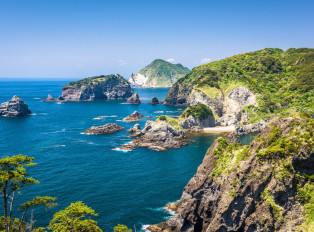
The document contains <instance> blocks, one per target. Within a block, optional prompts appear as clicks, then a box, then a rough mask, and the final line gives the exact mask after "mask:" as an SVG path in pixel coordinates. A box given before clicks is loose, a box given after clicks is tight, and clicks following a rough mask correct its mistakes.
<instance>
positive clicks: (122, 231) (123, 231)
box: [113, 224, 132, 232]
mask: <svg viewBox="0 0 314 232" xmlns="http://www.w3.org/2000/svg"><path fill="white" fill-rule="evenodd" d="M113 231H114V232H132V230H131V229H129V228H128V227H127V226H125V225H121V224H118V225H117V226H115V227H114V229H113Z"/></svg>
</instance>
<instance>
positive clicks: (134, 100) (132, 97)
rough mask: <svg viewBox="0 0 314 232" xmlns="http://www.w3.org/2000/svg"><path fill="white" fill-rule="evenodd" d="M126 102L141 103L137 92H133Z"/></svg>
mask: <svg viewBox="0 0 314 232" xmlns="http://www.w3.org/2000/svg"><path fill="white" fill-rule="evenodd" d="M126 104H134V105H138V104H141V101H140V98H139V96H138V93H134V94H133V95H132V96H131V97H129V98H128V99H127V101H126Z"/></svg>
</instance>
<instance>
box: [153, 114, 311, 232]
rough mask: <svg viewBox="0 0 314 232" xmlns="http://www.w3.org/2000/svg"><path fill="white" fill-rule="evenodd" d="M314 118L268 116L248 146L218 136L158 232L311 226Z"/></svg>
mask: <svg viewBox="0 0 314 232" xmlns="http://www.w3.org/2000/svg"><path fill="white" fill-rule="evenodd" d="M313 129H314V120H312V119H292V118H282V119H278V118H277V119H274V121H273V122H272V123H271V126H268V127H267V128H266V129H265V130H264V131H263V132H262V133H261V134H260V135H259V136H258V137H257V138H256V139H255V140H254V142H253V143H252V144H251V145H246V146H243V145H240V144H230V143H228V142H227V141H226V140H225V139H222V138H219V139H218V140H216V141H215V142H214V144H213V145H212V146H211V147H210V148H209V149H208V151H207V153H206V155H205V158H204V160H203V163H202V164H201V165H200V166H199V168H198V170H197V173H196V175H195V176H194V177H193V178H192V179H191V180H190V181H189V183H188V184H187V185H186V187H185V188H184V191H183V194H182V197H181V199H180V200H179V201H178V202H176V203H172V204H169V205H168V207H170V208H171V209H172V210H174V211H175V212H176V216H175V217H172V218H170V219H168V220H167V221H166V222H162V223H159V224H157V225H153V226H150V227H149V228H148V229H149V230H150V231H153V232H159V231H191V232H192V231H195V232H203V231H206V232H212V231H226V232H227V231H230V232H231V231H233V232H235V231H313V229H314V220H313V219H314V169H313V167H314V141H313Z"/></svg>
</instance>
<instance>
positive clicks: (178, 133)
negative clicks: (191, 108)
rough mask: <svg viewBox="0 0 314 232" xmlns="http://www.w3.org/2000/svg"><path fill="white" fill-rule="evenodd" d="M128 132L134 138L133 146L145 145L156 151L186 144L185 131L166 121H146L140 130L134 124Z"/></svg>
mask: <svg viewBox="0 0 314 232" xmlns="http://www.w3.org/2000/svg"><path fill="white" fill-rule="evenodd" d="M129 132H133V133H134V134H133V135H131V137H134V138H135V140H134V141H133V142H132V146H134V147H146V148H148V149H151V150H156V151H166V150H167V149H168V148H180V147H182V146H185V145H187V141H190V140H186V139H184V138H185V137H186V133H185V132H184V131H182V130H180V129H176V128H174V127H173V126H171V125H170V124H169V123H167V122H166V121H162V120H158V121H156V122H154V121H147V122H146V123H145V126H144V128H143V130H140V127H139V125H138V124H136V125H135V126H134V127H133V128H132V129H130V130H129Z"/></svg>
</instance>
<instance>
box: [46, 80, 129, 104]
mask: <svg viewBox="0 0 314 232" xmlns="http://www.w3.org/2000/svg"><path fill="white" fill-rule="evenodd" d="M133 93H134V92H133V90H132V88H131V86H130V84H129V83H128V82H127V81H126V80H125V79H124V78H123V77H122V76H120V75H118V74H116V75H107V76H104V75H101V76H95V77H88V78H85V79H82V80H79V81H74V82H71V83H69V84H67V85H65V86H63V88H62V96H60V97H59V98H53V97H52V96H51V95H49V96H48V98H46V99H45V100H44V101H52V102H56V101H58V102H66V101H94V100H101V99H106V100H111V99H127V98H129V97H131V96H132V94H133Z"/></svg>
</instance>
